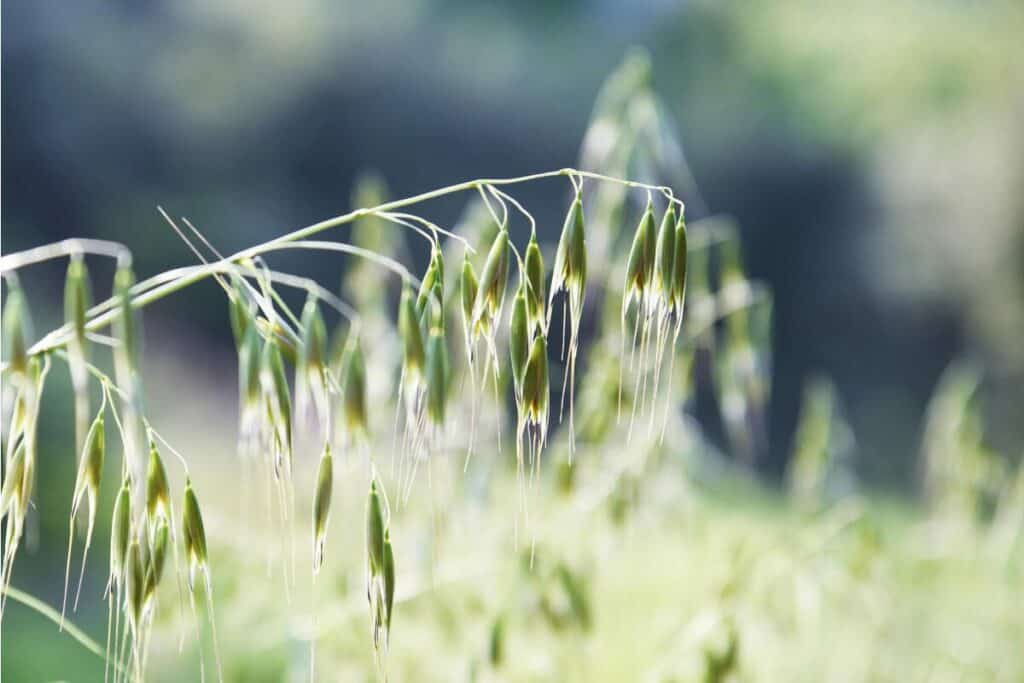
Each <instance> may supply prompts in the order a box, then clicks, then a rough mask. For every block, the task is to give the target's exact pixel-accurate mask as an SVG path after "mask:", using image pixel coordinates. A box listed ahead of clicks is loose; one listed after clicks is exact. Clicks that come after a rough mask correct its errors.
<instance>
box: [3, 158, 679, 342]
mask: <svg viewBox="0 0 1024 683" xmlns="http://www.w3.org/2000/svg"><path fill="white" fill-rule="evenodd" d="M560 176H566V177H568V178H569V179H570V180H571V181H572V183H573V185H574V186H580V185H581V184H582V180H581V179H582V178H590V179H593V180H598V181H601V182H610V183H617V184H620V185H624V186H626V187H632V188H638V189H644V190H653V191H656V192H660V193H661V194H663V195H664V196H665V197H666V198H667V199H668V200H669V201H672V202H675V203H677V204H679V205H680V207H682V205H683V204H682V201H681V200H679V199H677V198H676V197H675V196H674V195H673V194H672V190H671V189H670V188H668V187H664V186H657V185H648V184H646V183H638V182H635V181H632V180H623V179H621V178H613V177H611V176H605V175H602V174H599V173H591V172H589V171H579V170H576V169H573V168H562V169H558V170H556V171H546V172H543V173H534V174H531V175H524V176H518V177H515V178H481V179H477V180H468V181H465V182H462V183H456V184H454V185H448V186H447V187H442V188H438V189H436V190H430V191H429V192H423V193H421V194H418V195H414V196H412V197H406V198H404V199H396V200H393V201H390V202H385V203H383V204H380V205H378V206H375V207H370V208H362V209H356V210H354V211H350V212H348V213H345V214H341V215H340V216H335V217H333V218H328V219H327V220H324V221H321V222H319V223H314V224H313V225H309V226H306V227H304V228H300V229H298V230H295V231H292V232H289V233H286V234H284V235H281V236H279V237H275V238H274V239H271V240H269V241H267V242H263V243H261V244H257V245H255V246H252V247H248V248H247V249H243V250H242V251H239V252H236V253H235V254H233V255H231V256H228V257H226V258H224V259H221V260H220V261H217V262H212V263H210V264H208V265H205V266H203V267H201V268H197V269H195V270H193V271H191V272H190V273H189V274H187V275H183V276H182V277H180V278H178V279H175V280H172V281H170V282H167V283H165V284H163V285H161V286H158V287H155V288H153V289H151V290H149V291H147V292H146V293H145V294H142V295H140V296H138V297H135V298H133V299H132V306H133V307H134V308H143V307H145V306H147V305H148V304H150V303H153V302H154V301H159V300H160V299H163V298H164V297H166V296H168V295H170V294H173V293H175V292H178V291H180V290H182V289H184V288H186V287H188V286H189V285H192V284H195V283H196V282H199V281H201V280H203V279H205V278H207V277H209V276H212V275H214V274H218V273H221V272H223V269H224V267H225V266H226V265H228V264H231V263H237V262H239V261H244V260H245V259H252V258H254V257H256V256H260V255H262V254H266V253H270V252H273V251H277V250H280V249H289V248H292V249H294V248H306V249H315V248H327V249H334V250H336V251H342V252H345V253H349V254H354V255H357V256H364V257H366V258H369V259H371V260H375V261H378V262H379V263H381V264H382V265H384V264H387V265H388V267H392V266H394V267H397V268H399V269H400V270H404V271H405V273H408V271H407V270H405V267H404V266H401V264H399V263H398V262H397V261H394V260H393V259H388V258H386V257H383V256H381V255H379V254H377V253H375V252H372V251H367V250H364V249H360V248H359V247H355V246H353V245H349V244H343V243H340V242H303V240H305V239H306V238H307V237H311V236H313V235H317V234H319V233H321V232H324V231H325V230H329V229H331V228H335V227H338V226H341V225H345V224H348V223H351V222H353V221H355V220H357V219H359V218H365V217H367V216H372V215H376V214H380V213H382V212H391V211H392V210H393V209H400V208H403V207H406V206H412V205H415V204H420V203H422V202H425V201H429V200H431V199H436V198H438V197H444V196H447V195H450V194H456V193H459V192H467V191H480V190H482V188H483V187H485V186H490V185H495V186H498V185H516V184H520V183H526V182H531V181H535V180H542V179H546V178H557V177H560ZM70 242H72V243H74V242H75V241H74V240H71V241H70ZM82 242H84V241H83V240H79V241H78V243H82ZM58 244H60V243H58ZM300 245H301V246H300ZM325 245H331V246H330V247H327V246H325ZM64 248H65V249H66V248H67V247H64ZM35 251H36V250H29V251H28V252H19V253H17V254H12V255H11V256H8V257H6V258H7V259H11V260H10V261H6V262H4V266H5V267H6V265H7V263H11V264H12V266H14V265H17V264H19V263H20V262H22V261H25V260H26V258H27V257H26V255H27V254H32V253H33V252H35ZM47 257H48V258H53V257H54V256H52V255H47ZM33 258H34V259H36V260H38V259H39V256H38V255H37V256H33ZM399 272H400V271H399ZM403 277H405V275H403ZM410 278H412V276H411V274H410V275H409V276H408V277H407V278H406V279H407V280H409V281H411V282H418V281H417V280H415V279H414V278H412V279H410ZM114 305H115V302H110V303H107V302H104V303H103V304H100V306H98V307H94V308H93V309H92V311H90V312H91V313H93V316H92V317H90V319H89V321H88V323H87V324H86V328H87V329H88V330H90V331H93V330H97V329H101V328H102V327H104V326H105V325H108V324H110V322H111V321H113V320H114V319H116V318H118V317H119V316H120V315H121V310H120V309H119V308H113V306H114ZM97 308H98V309H99V310H103V311H104V312H103V313H102V314H99V315H96V314H95V312H96V311H97ZM105 309H109V310H105ZM71 333H72V330H71V326H70V325H63V326H61V327H59V328H57V329H55V330H53V331H51V332H50V333H49V334H47V335H46V336H45V337H43V338H42V339H40V340H39V341H38V342H36V344H35V345H33V346H32V348H31V349H29V353H30V354H33V355H34V354H37V353H41V352H43V351H48V350H50V349H54V348H57V347H59V346H63V345H64V344H66V343H67V341H68V339H69V338H70V335H71Z"/></svg>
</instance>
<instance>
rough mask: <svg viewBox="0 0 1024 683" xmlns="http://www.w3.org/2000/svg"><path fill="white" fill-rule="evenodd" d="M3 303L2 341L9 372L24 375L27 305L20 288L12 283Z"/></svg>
mask: <svg viewBox="0 0 1024 683" xmlns="http://www.w3.org/2000/svg"><path fill="white" fill-rule="evenodd" d="M9 287H10V291H9V292H8V294H7V300H6V301H5V302H4V314H3V339H4V346H5V347H6V349H5V351H6V354H7V362H8V367H9V368H10V370H11V371H12V372H14V373H17V374H22V375H24V374H25V373H26V372H27V371H28V348H29V328H30V324H29V320H28V305H27V304H26V302H25V294H24V293H23V292H22V291H21V287H20V286H19V285H18V284H17V283H16V282H12V283H11V284H10V285H9Z"/></svg>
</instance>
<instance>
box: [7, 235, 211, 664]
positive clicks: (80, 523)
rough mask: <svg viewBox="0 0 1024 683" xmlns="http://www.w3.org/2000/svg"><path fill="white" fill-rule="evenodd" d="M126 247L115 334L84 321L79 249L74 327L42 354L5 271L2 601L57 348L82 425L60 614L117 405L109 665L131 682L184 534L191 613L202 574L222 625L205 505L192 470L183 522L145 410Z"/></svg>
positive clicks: (70, 322)
mask: <svg viewBox="0 0 1024 683" xmlns="http://www.w3.org/2000/svg"><path fill="white" fill-rule="evenodd" d="M125 254H126V252H120V253H119V254H118V257H119V259H120V261H119V266H118V269H117V272H116V275H115V279H114V286H113V292H114V295H113V297H112V299H111V302H110V304H108V308H112V309H116V310H118V311H119V313H120V315H119V316H118V317H117V319H116V322H117V324H116V326H115V336H114V337H113V338H105V337H100V336H98V335H94V334H93V333H91V332H89V331H87V329H86V324H87V319H88V315H89V313H90V307H91V305H92V295H91V291H92V289H91V285H90V281H89V276H88V272H87V270H86V266H85V262H84V259H83V258H82V256H83V254H82V252H81V251H79V250H77V249H72V251H71V259H70V264H69V266H68V271H67V278H66V286H65V313H66V319H67V325H66V328H67V330H68V331H69V336H68V337H67V340H66V343H65V344H63V348H62V349H56V350H53V351H46V352H41V353H30V351H31V348H30V330H31V322H30V319H29V314H28V308H27V305H26V302H25V297H24V294H23V293H22V291H21V289H20V287H19V284H18V280H17V277H16V276H15V275H14V274H13V273H5V275H7V283H8V287H9V293H8V297H7V300H6V302H5V307H4V315H3V329H4V337H3V338H4V345H5V348H6V349H7V350H8V353H7V362H6V365H5V367H4V372H5V376H6V377H7V378H8V383H7V384H6V385H5V405H9V403H8V400H9V399H10V400H12V402H13V410H12V413H11V417H10V427H9V430H8V433H7V434H6V453H5V468H4V470H5V476H4V481H3V498H2V505H0V510H2V514H3V519H4V520H5V521H6V530H5V533H6V537H5V544H4V565H3V588H4V604H5V603H6V597H7V588H8V587H9V586H10V581H11V573H12V569H13V563H14V557H15V554H16V552H17V550H18V547H19V543H20V541H21V538H22V535H23V533H24V528H25V519H26V514H27V512H28V507H29V501H30V499H31V497H32V493H33V488H34V483H35V477H36V463H37V460H36V459H37V445H36V430H37V426H38V418H39V408H40V398H41V396H42V393H43V389H44V385H45V380H46V377H47V373H48V370H49V368H50V364H51V358H53V357H58V358H61V359H63V360H65V361H66V362H67V364H68V367H69V369H70V373H71V379H72V387H73V389H74V393H75V420H76V425H75V427H76V428H75V433H76V441H77V443H78V446H79V450H80V456H79V458H78V468H77V475H76V477H75V484H74V490H73V491H72V496H71V514H70V518H69V525H68V554H67V563H66V568H65V582H64V599H63V602H62V610H61V623H62V625H63V618H64V616H63V615H64V613H65V612H66V609H67V597H68V583H69V575H70V572H71V555H72V549H73V545H74V538H75V535H76V527H78V528H79V529H80V530H81V531H82V532H83V533H84V536H85V538H84V548H83V551H82V560H81V567H80V570H79V577H78V587H77V589H76V592H75V599H74V603H73V609H77V606H78V598H79V595H80V593H81V590H82V581H83V578H84V575H85V567H86V563H87V560H88V554H89V548H90V546H91V544H92V539H93V535H94V532H95V526H96V519H97V510H98V505H99V499H100V486H101V484H102V481H103V477H104V462H105V460H106V451H107V430H106V427H105V420H104V415H105V413H106V411H107V409H108V407H109V409H110V410H111V411H112V414H113V416H114V419H115V424H116V426H117V430H118V434H119V435H120V437H121V443H122V449H123V453H124V458H123V460H122V468H121V484H120V488H119V491H118V494H117V496H116V498H115V503H114V509H113V514H112V518H111V519H112V522H111V529H110V559H109V574H108V580H107V586H106V590H105V597H107V598H108V600H109V609H110V620H109V627H108V634H107V636H108V637H107V653H108V654H107V660H108V664H109V666H108V674H109V673H110V671H112V672H113V675H114V679H115V680H118V679H119V677H122V676H123V677H124V679H125V680H128V679H131V680H141V679H142V678H143V675H144V667H145V661H146V647H147V644H148V637H149V633H150V629H151V625H152V622H153V615H154V613H155V611H156V594H157V587H158V586H159V584H160V582H161V580H162V579H163V577H164V576H165V574H166V573H167V572H166V570H165V568H166V566H167V560H168V554H169V553H170V554H171V555H173V556H174V558H175V562H174V563H175V565H176V566H177V564H178V562H177V557H178V544H181V545H182V546H183V551H184V554H185V558H186V561H187V563H188V586H189V600H190V603H191V605H192V609H193V613H194V614H195V589H196V584H197V582H199V581H200V580H201V581H202V584H203V588H204V589H205V591H206V595H207V600H208V604H209V605H210V610H209V616H210V620H211V625H212V624H213V623H214V622H213V611H212V598H213V594H212V583H211V581H210V574H209V564H208V553H207V547H206V534H205V531H204V528H203V520H202V513H201V511H200V508H199V503H198V500H197V499H196V495H195V492H194V491H193V489H192V485H191V481H190V480H189V479H188V478H187V477H186V484H185V491H184V497H183V503H182V513H181V519H180V522H176V518H175V514H174V509H173V505H172V503H171V493H170V487H169V484H168V478H167V472H166V469H165V467H164V464H163V460H162V458H161V456H160V453H159V451H158V448H157V444H156V440H157V439H161V437H159V435H158V434H157V432H156V431H155V430H154V429H152V427H151V426H150V425H149V424H148V422H147V421H146V419H145V418H144V416H143V414H142V410H141V398H140V384H139V380H138V374H137V339H138V330H137V320H136V315H135V312H134V310H133V306H132V301H131V288H132V286H133V284H134V277H133V275H132V271H131V267H130V263H129V262H128V259H127V258H126V256H125ZM94 341H96V342H99V343H103V344H108V345H111V346H112V347H113V349H114V354H113V355H114V359H113V360H114V365H115V368H116V373H117V376H118V380H117V381H116V382H115V381H114V380H113V379H111V378H110V377H108V376H107V375H105V374H104V373H103V372H102V371H101V370H99V368H97V367H96V366H94V365H92V364H91V362H90V354H89V346H90V344H91V343H92V342H94ZM90 377H96V378H97V379H98V381H99V383H100V388H101V390H102V403H101V405H100V407H99V410H98V412H97V413H96V415H95V416H94V417H93V418H92V420H91V423H90V421H89V410H90V408H89V379H90ZM115 398H119V399H120V401H119V403H120V408H118V407H117V404H116V403H115V402H114V399H115ZM140 441H146V442H147V443H148V457H147V456H146V455H144V454H143V453H141V452H139V450H138V444H139V442H140ZM180 599H181V589H180V583H179V600H180ZM0 618H2V612H0ZM197 628H198V622H197ZM214 630H215V627H214ZM218 668H219V663H218Z"/></svg>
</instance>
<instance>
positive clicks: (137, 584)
mask: <svg viewBox="0 0 1024 683" xmlns="http://www.w3.org/2000/svg"><path fill="white" fill-rule="evenodd" d="M126 570H127V582H128V586H127V593H126V595H127V602H126V606H127V608H128V623H129V624H131V626H132V629H133V630H134V631H135V633H136V634H138V631H139V629H140V627H141V625H142V603H143V598H144V597H145V593H146V570H145V567H144V566H143V560H142V550H141V549H140V548H139V543H138V541H132V543H131V545H130V546H129V547H128V556H127V566H126Z"/></svg>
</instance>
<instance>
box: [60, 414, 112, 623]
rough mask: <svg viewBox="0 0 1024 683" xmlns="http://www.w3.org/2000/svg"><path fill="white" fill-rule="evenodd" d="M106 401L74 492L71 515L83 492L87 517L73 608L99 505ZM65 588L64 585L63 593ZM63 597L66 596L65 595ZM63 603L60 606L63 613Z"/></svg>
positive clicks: (90, 435) (91, 433)
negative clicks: (77, 489) (87, 511)
mask: <svg viewBox="0 0 1024 683" xmlns="http://www.w3.org/2000/svg"><path fill="white" fill-rule="evenodd" d="M105 406H106V401H104V403H103V404H102V405H101V406H100V412H99V414H98V415H97V416H96V420H95V421H94V422H93V425H92V427H90V429H89V432H88V434H87V436H86V440H85V450H84V451H83V453H82V458H83V460H82V467H81V470H80V474H81V477H82V483H81V484H80V486H81V487H82V488H81V489H79V491H77V492H76V500H75V503H74V505H73V508H72V517H73V518H74V517H77V515H78V508H79V505H80V503H81V496H82V494H83V493H84V494H85V496H86V499H87V502H88V504H89V517H88V523H87V525H86V533H85V548H84V549H83V550H82V566H81V568H80V569H79V572H78V587H77V588H76V589H75V603H74V606H73V609H74V610H75V611H77V610H78V598H79V596H81V594H82V579H83V577H84V576H85V565H86V561H87V560H88V558H89V548H90V547H91V545H92V532H93V529H95V528H96V509H97V507H98V506H99V495H100V480H101V478H102V474H103V459H104V453H105V448H106V446H105V443H104V434H103V409H104V407H105ZM66 591H67V588H66V587H65V593H66ZM65 599H67V596H66V595H65ZM63 609H64V608H63V605H62V607H61V610H62V615H63Z"/></svg>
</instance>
